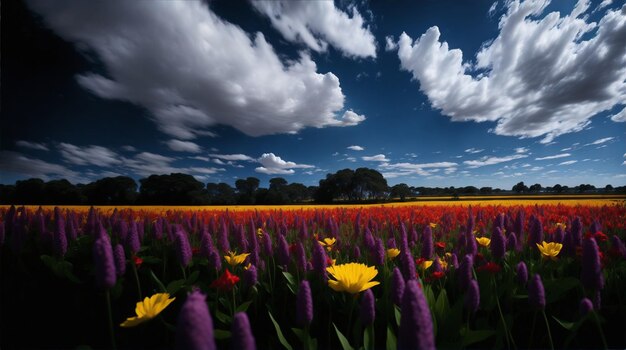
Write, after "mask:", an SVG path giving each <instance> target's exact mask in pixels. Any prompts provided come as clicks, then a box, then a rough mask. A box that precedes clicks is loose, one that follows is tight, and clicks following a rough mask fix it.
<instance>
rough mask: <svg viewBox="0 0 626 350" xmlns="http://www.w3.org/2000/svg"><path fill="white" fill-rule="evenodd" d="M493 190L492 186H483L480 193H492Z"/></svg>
mask: <svg viewBox="0 0 626 350" xmlns="http://www.w3.org/2000/svg"><path fill="white" fill-rule="evenodd" d="M492 192H493V188H491V187H487V186H486V187H481V188H480V194H491V193H492Z"/></svg>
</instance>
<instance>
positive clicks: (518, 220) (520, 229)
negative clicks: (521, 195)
mask: <svg viewBox="0 0 626 350" xmlns="http://www.w3.org/2000/svg"><path fill="white" fill-rule="evenodd" d="M513 231H515V233H516V234H517V238H518V240H517V242H518V244H519V245H520V246H518V247H517V248H518V249H520V248H521V244H522V242H523V241H524V239H523V238H524V211H523V210H519V211H518V212H517V216H515V223H514V224H513Z"/></svg>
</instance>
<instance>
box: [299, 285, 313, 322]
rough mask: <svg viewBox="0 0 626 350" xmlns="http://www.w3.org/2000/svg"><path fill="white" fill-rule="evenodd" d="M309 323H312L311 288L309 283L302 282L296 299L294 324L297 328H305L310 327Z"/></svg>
mask: <svg viewBox="0 0 626 350" xmlns="http://www.w3.org/2000/svg"><path fill="white" fill-rule="evenodd" d="M311 321H313V297H312V296H311V286H310V285H309V281H307V280H302V282H300V288H299V289H298V295H297V297H296V322H297V323H298V325H299V326H301V327H305V326H308V325H310V324H311Z"/></svg>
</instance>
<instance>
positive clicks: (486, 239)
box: [476, 237, 491, 247]
mask: <svg viewBox="0 0 626 350" xmlns="http://www.w3.org/2000/svg"><path fill="white" fill-rule="evenodd" d="M476 242H478V244H480V245H482V246H483V247H489V243H491V238H489V237H476Z"/></svg>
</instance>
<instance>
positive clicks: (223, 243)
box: [217, 219, 230, 252]
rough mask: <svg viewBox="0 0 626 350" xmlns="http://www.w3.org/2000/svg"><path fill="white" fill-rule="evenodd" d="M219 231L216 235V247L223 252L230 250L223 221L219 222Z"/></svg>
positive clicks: (226, 228) (226, 226)
mask: <svg viewBox="0 0 626 350" xmlns="http://www.w3.org/2000/svg"><path fill="white" fill-rule="evenodd" d="M220 226H221V229H220V230H219V231H218V232H219V233H218V235H217V245H218V246H219V247H220V249H221V250H222V251H223V252H227V251H229V250H230V244H229V243H228V225H227V224H226V222H224V219H222V220H221V222H220Z"/></svg>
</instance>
